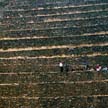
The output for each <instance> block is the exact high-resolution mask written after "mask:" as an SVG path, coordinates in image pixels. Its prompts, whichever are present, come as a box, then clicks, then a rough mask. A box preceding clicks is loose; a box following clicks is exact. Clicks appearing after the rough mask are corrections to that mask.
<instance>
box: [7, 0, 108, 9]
mask: <svg viewBox="0 0 108 108" xmlns="http://www.w3.org/2000/svg"><path fill="white" fill-rule="evenodd" d="M19 3H20V5H18V4H16V5H14V6H11V7H9V9H28V8H37V7H38V8H41V7H42V8H43V7H44V8H53V7H55V6H58V7H59V6H65V5H67V6H69V5H74V6H77V5H78V6H79V5H89V4H90V5H91V4H97V3H99V4H100V3H107V0H103V1H101V0H100V1H81V0H79V1H77V2H76V1H48V2H47V1H42V2H41V3H39V2H36V1H27V2H26V3H25V4H22V3H21V2H19ZM28 3H29V5H28Z"/></svg>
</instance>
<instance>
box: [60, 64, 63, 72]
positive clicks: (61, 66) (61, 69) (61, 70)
mask: <svg viewBox="0 0 108 108" xmlns="http://www.w3.org/2000/svg"><path fill="white" fill-rule="evenodd" d="M59 68H60V72H63V63H62V62H60V63H59Z"/></svg>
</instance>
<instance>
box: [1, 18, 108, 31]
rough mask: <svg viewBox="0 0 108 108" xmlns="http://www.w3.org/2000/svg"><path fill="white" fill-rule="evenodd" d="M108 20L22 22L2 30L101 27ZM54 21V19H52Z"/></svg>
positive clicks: (3, 27)
mask: <svg viewBox="0 0 108 108" xmlns="http://www.w3.org/2000/svg"><path fill="white" fill-rule="evenodd" d="M107 19H108V17H105V18H104V17H102V18H101V17H100V18H98V19H97V18H96V19H95V18H94V19H85V20H78V21H75V20H71V19H70V20H67V21H66V20H64V21H62V20H61V21H56V20H55V21H54V22H47V21H46V22H41V23H39V22H34V23H32V24H29V23H26V22H25V24H22V22H19V21H18V22H19V23H18V25H17V26H16V22H13V23H12V22H11V24H10V25H8V26H7V24H6V25H4V26H2V27H1V29H2V30H15V29H19V28H22V29H30V28H38V29H42V28H46V29H47V28H54V27H64V26H66V27H72V26H73V27H85V26H86V27H90V26H101V25H107V24H108V22H107ZM52 20H53V19H52Z"/></svg>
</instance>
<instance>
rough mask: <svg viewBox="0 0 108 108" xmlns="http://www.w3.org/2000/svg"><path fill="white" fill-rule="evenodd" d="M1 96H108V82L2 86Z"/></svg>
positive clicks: (0, 89)
mask: <svg viewBox="0 0 108 108" xmlns="http://www.w3.org/2000/svg"><path fill="white" fill-rule="evenodd" d="M0 91H1V92H0V96H6V97H7V96H8V97H9V96H28V97H30V96H31V97H32V96H35V97H36V96H38V97H46V96H47V97H56V96H79V95H85V96H90V95H107V94H108V92H107V91H108V82H106V81H103V82H101V80H100V81H99V82H95V81H93V82H87V81H85V82H78V83H77V82H67V83H46V84H44V83H43V84H38V83H30V84H20V85H14V84H13V85H2V86H1V87H0Z"/></svg>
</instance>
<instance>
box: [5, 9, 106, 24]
mask: <svg viewBox="0 0 108 108" xmlns="http://www.w3.org/2000/svg"><path fill="white" fill-rule="evenodd" d="M107 15H108V9H105V10H98V11H96V10H93V11H84V12H83V11H82V12H80V13H69V12H67V13H63V14H52V15H46V16H45V15H40V16H39V15H38V16H37V15H34V16H31V15H29V16H23V17H17V16H16V17H9V18H5V17H4V20H3V22H9V23H12V22H15V21H16V20H17V22H16V23H21V21H22V23H25V22H29V21H31V20H33V21H34V22H36V21H37V22H43V21H44V22H47V21H50V22H51V21H52V22H53V20H54V19H61V20H63V19H69V18H70V19H74V20H75V18H89V19H90V18H93V17H98V16H101V17H103V16H107ZM51 19H52V20H51Z"/></svg>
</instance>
